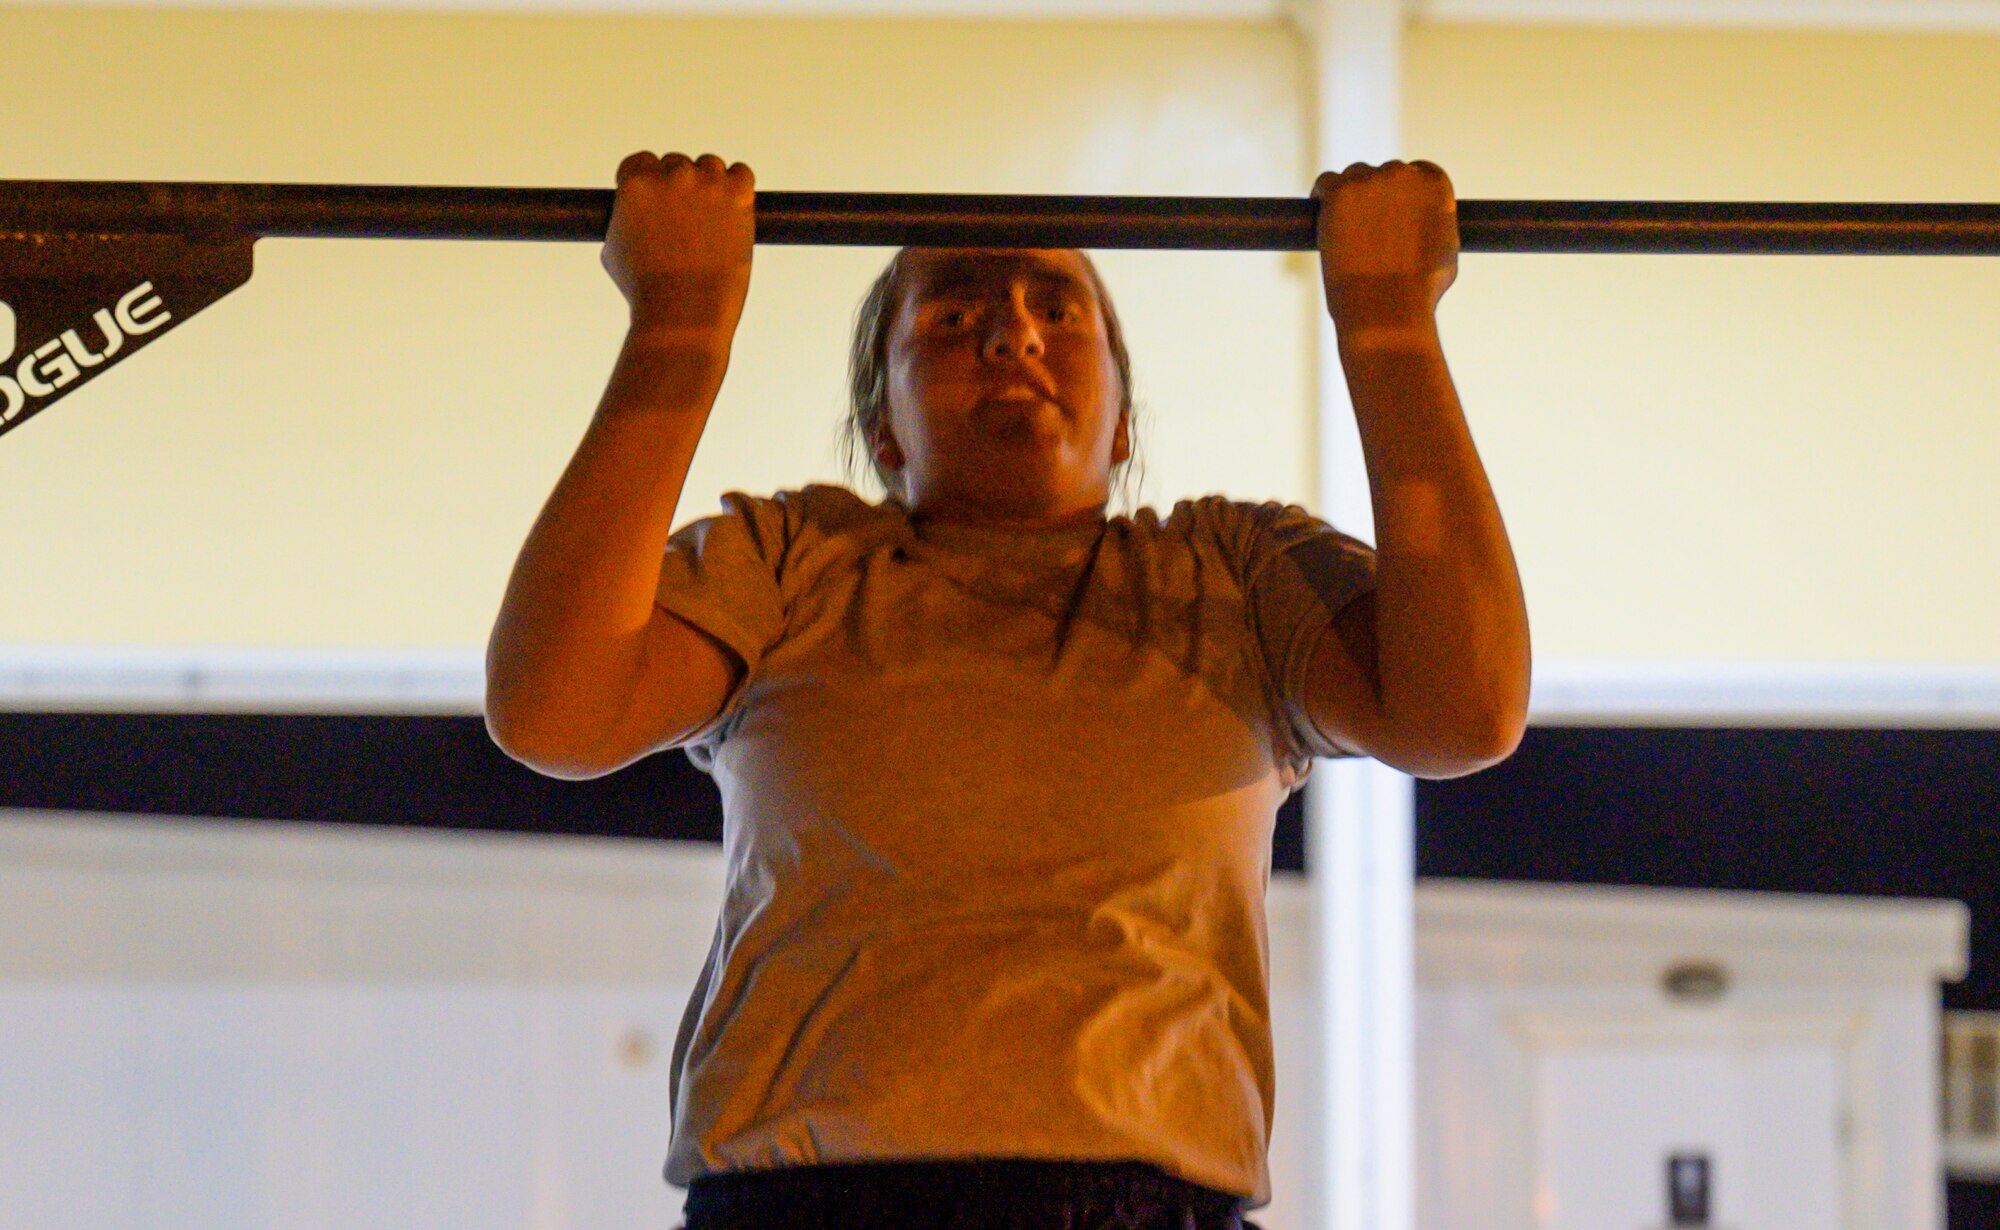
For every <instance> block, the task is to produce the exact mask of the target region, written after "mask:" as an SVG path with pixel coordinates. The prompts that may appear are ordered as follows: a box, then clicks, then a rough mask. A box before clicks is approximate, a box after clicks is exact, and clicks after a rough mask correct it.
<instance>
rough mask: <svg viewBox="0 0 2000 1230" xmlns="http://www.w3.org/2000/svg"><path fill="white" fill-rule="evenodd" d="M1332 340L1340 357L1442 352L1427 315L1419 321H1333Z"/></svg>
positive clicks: (1431, 321) (1432, 322) (1435, 330)
mask: <svg viewBox="0 0 2000 1230" xmlns="http://www.w3.org/2000/svg"><path fill="white" fill-rule="evenodd" d="M1334 338H1335V341H1336V343H1337V344H1338V346H1339V347H1340V353H1341V354H1342V355H1343V356H1346V357H1355V358H1358V357H1363V356H1366V355H1371V354H1385V353H1416V354H1432V353H1437V352H1441V351H1443V349H1444V343H1443V341H1442V340H1441V339H1440V338H1439V337H1438V328H1437V321H1436V320H1435V319H1434V318H1431V317H1428V316H1427V317H1425V318H1424V319H1422V320H1410V319H1376V320H1366V321H1355V320H1348V321H1335V322H1334Z"/></svg>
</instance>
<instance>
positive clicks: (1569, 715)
mask: <svg viewBox="0 0 2000 1230" xmlns="http://www.w3.org/2000/svg"><path fill="white" fill-rule="evenodd" d="M484 694H485V668H484V663H483V654H482V652H481V651H480V650H479V649H476V648H463V649H251V648H232V647H228V646H215V647H182V648H175V647H158V648H153V647H136V646H135V647H119V646H108V647H96V646H88V647H86V646H34V645H18V646H0V710H14V711H40V710H48V711H113V712H118V711H131V712H220V713H229V712H250V713H342V712H352V713H444V714H454V713H455V714H476V713H478V712H480V710H481V705H482V700H483V697H484ZM1530 709H1531V713H1532V716H1533V720H1534V721H1535V722H1536V723H1538V724H1540V725H1549V726H1564V725H1603V726H1649V725H1666V726H1707V725H1714V726H1857V727H1864V726H1887V727H1895V726H1946V727H1950V726H1963V727H2000V665H1988V664H1985V663H1947V664H1936V665H1904V664H1892V665H1846V664H1838V663H1760V662H1561V661H1556V662H1547V663H1542V664H1540V665H1538V666H1537V667H1536V670H1535V686H1534V692H1533V697H1532V700H1531V704H1530Z"/></svg>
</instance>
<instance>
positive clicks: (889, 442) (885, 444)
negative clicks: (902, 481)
mask: <svg viewBox="0 0 2000 1230" xmlns="http://www.w3.org/2000/svg"><path fill="white" fill-rule="evenodd" d="M874 452H875V463H876V464H877V465H879V466H881V467H882V468H883V469H885V470H900V469H902V468H903V450H902V449H901V448H900V447H898V446H897V444H896V437H894V436H892V435H890V434H889V425H888V424H887V423H883V424H881V425H880V426H878V427H876V428H875V449H874Z"/></svg>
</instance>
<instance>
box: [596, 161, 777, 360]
mask: <svg viewBox="0 0 2000 1230" xmlns="http://www.w3.org/2000/svg"><path fill="white" fill-rule="evenodd" d="M756 186H757V181H756V177H755V176H754V175H752V174H751V172H750V168H749V167H747V166H744V165H743V164H742V163H740V162H739V163H735V164H733V165H731V166H728V167H725V166H724V165H723V162H722V159H720V158H718V157H716V156H715V155H714V154H703V155H702V156H701V157H700V158H698V159H690V158H689V157H688V156H687V155H686V154H675V153H670V154H668V155H666V157H664V158H660V157H655V156H654V155H653V154H651V153H649V152H647V151H645V150H641V151H639V152H638V153H635V154H633V155H631V156H630V157H628V158H626V159H625V161H623V162H621V163H619V164H618V195H617V197H616V199H615V201H614V202H613V205H612V208H611V226H610V229H609V230H608V231H607V232H606V234H605V237H604V251H603V254H602V260H603V262H604V268H605V270H606V272H608V273H610V275H611V280H612V281H613V282H616V283H617V284H618V289H619V290H621V291H623V292H624V294H625V302H626V303H627V304H629V305H630V306H631V309H632V331H633V332H634V333H647V334H655V335H660V336H666V337H673V338H675V339H677V340H701V339H710V340H716V341H720V342H722V343H723V344H725V345H726V344H727V343H728V341H729V339H730V338H731V337H733V336H734V335H735V332H736V322H737V321H738V319H740V318H741V316H742V314H743V298H744V295H745V294H746V293H748V291H749V288H750V252H751V248H752V247H753V246H754V244H755V241H756V233H757V221H756V197H757V194H756Z"/></svg>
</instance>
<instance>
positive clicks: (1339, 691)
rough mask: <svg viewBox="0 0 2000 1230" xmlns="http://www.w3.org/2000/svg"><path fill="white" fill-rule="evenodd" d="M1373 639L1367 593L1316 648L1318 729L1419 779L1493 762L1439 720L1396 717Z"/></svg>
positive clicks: (1311, 705)
mask: <svg viewBox="0 0 2000 1230" xmlns="http://www.w3.org/2000/svg"><path fill="white" fill-rule="evenodd" d="M1377 638H1378V628H1377V623H1376V607H1375V595H1374V594H1373V593H1367V594H1363V595H1362V596H1360V597H1359V598H1356V599H1355V600H1354V601H1352V602H1350V603H1348V604H1347V605H1346V606H1345V607H1343V608H1342V609H1341V610H1340V612H1339V613H1338V614H1336V615H1335V616H1334V619H1333V623H1332V625H1331V626H1330V627H1329V628H1328V630H1327V632H1326V633H1325V634H1324V635H1322V636H1321V637H1320V638H1319V642H1318V643H1317V644H1316V645H1315V646H1314V647H1313V651H1312V657H1311V659H1310V664H1309V665H1308V667H1307V670H1306V695H1305V706H1306V712H1307V713H1308V715H1310V717H1311V718H1312V721H1313V723H1314V724H1315V725H1316V726H1318V728H1319V729H1320V731H1321V732H1322V733H1323V734H1325V735H1326V736H1327V737H1328V738H1330V739H1332V740H1333V741H1335V742H1337V743H1339V744H1340V745H1342V746H1343V747H1346V748H1348V749H1350V750H1352V751H1355V752H1357V753H1360V754H1361V755H1365V756H1372V757H1374V758H1375V759H1376V760H1379V761H1381V762H1382V763H1384V764H1386V765H1388V766H1390V767H1391V768H1394V769H1399V770H1401V771H1402V772H1404V773H1409V774H1411V775H1413V776H1416V777H1430V778H1444V777H1460V776H1463V775H1465V774H1467V773H1474V772H1477V771H1479V770H1480V769H1484V768H1486V767H1488V766H1489V765H1491V764H1493V763H1494V761H1495V759H1496V757H1494V756H1492V755H1490V754H1487V753H1484V752H1474V751H1472V750H1471V747H1472V745H1471V744H1467V745H1466V747H1465V749H1464V750H1460V749H1459V748H1457V747H1456V746H1455V745H1454V743H1453V741H1452V739H1451V738H1450V737H1449V731H1448V730H1447V729H1442V728H1440V727H1439V726H1438V722H1439V721H1440V719H1439V718H1438V717H1437V716H1436V715H1434V714H1419V715H1411V714H1399V713H1398V712H1396V711H1395V710H1393V709H1391V708H1390V707H1389V706H1388V705H1386V704H1384V702H1383V697H1382V683H1381V673H1380V668H1379V661H1380V659H1379V657H1378V656H1377V653H1376V646H1377ZM1508 750H1511V745H1510V746H1509V749H1508ZM1504 756H1505V753H1504V752H1503V753H1502V754H1501V757H1499V758H1504Z"/></svg>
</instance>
